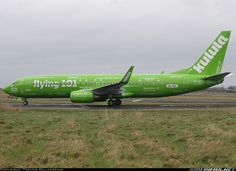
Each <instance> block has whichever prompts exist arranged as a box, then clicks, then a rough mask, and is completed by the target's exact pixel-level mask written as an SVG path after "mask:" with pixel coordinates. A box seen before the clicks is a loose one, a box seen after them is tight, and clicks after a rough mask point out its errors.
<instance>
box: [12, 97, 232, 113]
mask: <svg viewBox="0 0 236 171" xmlns="http://www.w3.org/2000/svg"><path fill="white" fill-rule="evenodd" d="M11 105H12V106H13V107H14V108H19V109H119V110H122V109H134V110H137V109H201V108H229V107H236V100H228V101H226V100H214V101H212V100H189V101H185V100H183V101H175V100H158V99H145V100H142V101H139V102H132V101H131V100H125V101H124V102H123V104H122V105H121V106H112V107H111V106H108V105H107V103H106V102H103V103H96V104H94V103H89V104H78V103H69V102H68V103H56V104H53V101H52V103H50V104H43V103H35V102H34V103H30V102H29V104H28V105H27V106H24V105H23V104H22V103H11Z"/></svg>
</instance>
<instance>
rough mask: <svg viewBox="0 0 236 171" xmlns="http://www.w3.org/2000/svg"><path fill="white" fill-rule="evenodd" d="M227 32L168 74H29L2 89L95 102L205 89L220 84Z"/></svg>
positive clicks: (29, 95) (17, 93)
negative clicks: (191, 61)
mask: <svg viewBox="0 0 236 171" xmlns="http://www.w3.org/2000/svg"><path fill="white" fill-rule="evenodd" d="M229 37H230V31H223V32H221V33H220V35H219V36H218V37H217V38H216V39H215V40H214V42H213V43H212V44H211V45H210V46H209V47H208V48H207V50H206V51H205V52H204V53H203V55H201V57H200V58H199V59H198V60H197V62H196V63H195V64H194V65H192V66H191V67H189V68H186V69H183V70H180V71H176V72H174V73H170V74H132V71H133V68H134V67H133V66H132V67H130V69H129V70H128V72H127V73H126V74H125V76H124V75H121V74H99V75H81V74H74V75H47V76H31V77H25V78H22V79H19V80H17V81H15V82H14V83H13V84H11V85H9V86H7V87H5V88H4V91H5V92H6V93H8V94H11V95H14V96H16V97H22V98H23V99H25V98H44V97H45V98H53V97H54V98H60V97H61V98H70V99H71V101H72V102H80V103H83V102H84V103H87V102H95V101H106V100H107V99H122V98H135V97H136V98H148V97H164V96H173V95H178V94H184V93H188V92H192V91H197V90H202V89H206V88H208V87H211V86H214V85H217V84H220V83H222V82H223V81H224V77H225V76H226V75H227V74H228V73H222V74H219V73H220V72H221V69H222V65H223V61H224V56H225V53H226V49H227V45H228V41H229Z"/></svg>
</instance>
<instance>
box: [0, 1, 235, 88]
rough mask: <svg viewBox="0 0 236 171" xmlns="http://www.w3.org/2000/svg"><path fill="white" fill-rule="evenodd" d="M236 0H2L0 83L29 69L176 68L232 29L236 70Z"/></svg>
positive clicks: (231, 63)
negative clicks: (131, 66)
mask: <svg viewBox="0 0 236 171" xmlns="http://www.w3.org/2000/svg"><path fill="white" fill-rule="evenodd" d="M235 7H236V1H235V0H20V1H19V0H5V1H4V0H2V1H0V87H3V86H5V85H7V84H8V83H11V82H12V81H14V80H15V79H18V78H20V77H23V76H29V75H41V74H64V73H65V74H70V73H71V74H73V73H83V74H84V73H85V74H94V73H124V72H126V70H127V69H128V67H129V66H130V65H135V70H134V73H160V72H161V71H165V72H173V71H175V70H178V69H182V68H185V67H188V66H191V65H192V64H193V63H194V62H195V61H196V60H197V59H198V57H199V56H200V55H201V54H202V52H204V50H205V49H206V48H207V47H208V45H209V44H210V42H212V41H213V40H214V38H215V37H216V36H217V35H218V34H219V33H220V32H221V31H222V30H231V31H232V33H231V38H230V42H229V46H228V51H227V53H226V59H225V63H224V66H223V72H224V71H231V72H233V73H235V75H233V76H231V77H228V78H226V81H225V83H224V84H222V85H224V86H229V85H236V10H235Z"/></svg>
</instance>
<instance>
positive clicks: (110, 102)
mask: <svg viewBox="0 0 236 171" xmlns="http://www.w3.org/2000/svg"><path fill="white" fill-rule="evenodd" d="M107 103H108V106H115V101H114V100H111V99H110V100H108V102H107Z"/></svg>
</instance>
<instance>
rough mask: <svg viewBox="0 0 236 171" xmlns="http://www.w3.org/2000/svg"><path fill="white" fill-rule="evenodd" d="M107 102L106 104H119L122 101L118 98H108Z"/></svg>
mask: <svg viewBox="0 0 236 171" xmlns="http://www.w3.org/2000/svg"><path fill="white" fill-rule="evenodd" d="M107 103H108V106H120V105H121V103H122V101H121V100H120V99H115V100H114V99H109V100H108V102H107Z"/></svg>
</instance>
